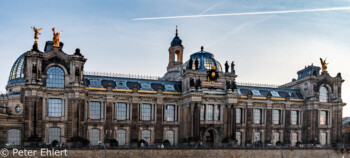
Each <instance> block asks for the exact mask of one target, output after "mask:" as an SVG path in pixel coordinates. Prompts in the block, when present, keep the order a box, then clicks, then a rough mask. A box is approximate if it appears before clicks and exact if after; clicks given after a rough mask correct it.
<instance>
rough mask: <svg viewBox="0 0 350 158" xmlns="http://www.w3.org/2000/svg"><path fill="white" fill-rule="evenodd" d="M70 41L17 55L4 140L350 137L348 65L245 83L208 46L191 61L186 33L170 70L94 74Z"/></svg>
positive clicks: (5, 107)
mask: <svg viewBox="0 0 350 158" xmlns="http://www.w3.org/2000/svg"><path fill="white" fill-rule="evenodd" d="M50 44H51V45H50ZM62 47H63V44H61V47H59V48H58V47H52V42H47V45H46V46H45V52H41V51H38V50H35V49H32V50H30V51H28V52H26V53H24V55H23V57H22V58H19V60H18V61H21V60H23V63H22V64H23V66H22V67H19V66H18V64H21V63H20V62H19V63H17V62H16V64H15V65H14V67H13V69H12V70H11V74H12V73H13V72H15V73H16V74H19V75H18V77H16V75H15V76H14V75H12V76H14V77H10V80H9V82H8V85H7V87H6V88H7V91H8V94H6V95H2V96H1V98H0V104H1V107H2V108H1V109H2V111H1V112H2V113H1V114H0V122H1V123H0V129H1V131H2V132H1V133H0V144H4V143H12V144H15V145H28V144H33V143H36V144H43V143H46V144H50V143H51V142H52V140H57V141H58V142H62V143H70V140H72V139H73V138H86V139H89V140H90V142H91V144H92V145H96V143H97V142H98V141H101V142H105V143H107V142H110V141H111V140H117V141H118V142H119V144H120V145H125V146H135V145H140V143H141V142H142V141H145V142H155V143H162V142H164V140H166V139H167V140H169V141H170V143H171V144H172V145H176V146H177V145H181V144H184V143H188V142H192V143H196V142H198V141H201V142H203V144H204V145H206V146H209V147H214V146H222V145H223V144H231V145H232V144H235V145H240V146H244V145H249V144H254V143H264V144H270V143H271V144H274V145H275V144H277V143H286V144H292V145H295V144H297V143H298V142H300V143H320V144H322V145H330V144H331V142H336V143H337V142H340V140H341V137H342V134H341V129H342V124H341V122H342V119H341V118H342V107H343V106H345V103H343V102H342V99H341V85H342V82H343V81H344V80H343V79H342V77H341V75H340V73H339V74H338V75H337V76H336V77H331V76H330V75H329V73H328V72H326V71H325V72H322V73H321V74H320V73H319V71H320V69H319V67H316V66H309V67H307V68H305V69H304V70H302V72H301V74H300V75H299V78H298V80H296V79H294V80H293V81H292V82H290V83H287V84H284V85H282V86H277V87H272V86H267V85H244V84H236V82H235V80H236V78H237V75H236V73H235V71H234V69H233V68H232V70H231V72H228V71H225V72H224V71H223V70H222V67H221V65H220V63H219V62H218V61H216V60H215V59H214V55H213V54H211V53H209V52H205V51H204V50H203V48H202V50H201V51H199V52H197V53H194V54H192V55H191V57H190V60H189V61H187V62H185V63H183V59H182V58H183V51H184V47H183V46H182V41H181V40H180V39H179V37H178V35H177V34H176V37H175V38H174V40H173V41H172V43H171V46H170V48H169V65H168V67H167V70H168V72H167V73H166V74H165V75H164V77H163V78H158V79H150V78H148V79H142V78H137V77H130V76H114V75H111V74H103V75H101V74H88V73H84V65H85V62H86V60H87V59H86V58H84V56H83V55H81V53H80V50H79V49H77V50H76V52H75V53H74V54H72V55H68V54H66V53H65V52H63V51H62ZM175 56H176V57H175ZM51 68H55V69H51ZM225 69H226V67H225ZM309 69H310V70H309ZM60 71H62V72H60ZM305 72H306V73H305ZM21 73H22V74H23V76H21V75H20V74H21ZM60 73H62V76H60ZM298 74H299V72H298ZM305 74H306V75H305ZM55 77H56V78H55ZM60 77H62V78H61V79H60ZM212 78H213V79H212ZM49 80H50V81H49ZM51 80H52V81H51ZM11 129H17V130H19V132H18V131H17V132H18V133H19V134H18V137H19V140H18V139H16V138H15V136H16V134H17V133H16V132H14V131H10V130H11ZM14 142H15V143H14Z"/></svg>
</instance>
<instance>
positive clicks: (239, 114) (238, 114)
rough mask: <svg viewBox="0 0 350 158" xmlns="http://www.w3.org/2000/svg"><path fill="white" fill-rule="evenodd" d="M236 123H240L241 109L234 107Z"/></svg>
mask: <svg viewBox="0 0 350 158" xmlns="http://www.w3.org/2000/svg"><path fill="white" fill-rule="evenodd" d="M236 123H242V109H241V108H237V109H236Z"/></svg>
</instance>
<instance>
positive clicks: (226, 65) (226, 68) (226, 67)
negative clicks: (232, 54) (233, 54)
mask: <svg viewBox="0 0 350 158" xmlns="http://www.w3.org/2000/svg"><path fill="white" fill-rule="evenodd" d="M229 67H230V66H229V65H228V62H227V61H226V63H225V73H227V72H228V68H229Z"/></svg>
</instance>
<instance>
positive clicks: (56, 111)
mask: <svg viewBox="0 0 350 158" xmlns="http://www.w3.org/2000/svg"><path fill="white" fill-rule="evenodd" d="M48 116H49V117H61V116H62V99H49V105H48Z"/></svg>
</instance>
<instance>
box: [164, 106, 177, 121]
mask: <svg viewBox="0 0 350 158" xmlns="http://www.w3.org/2000/svg"><path fill="white" fill-rule="evenodd" d="M165 120H166V121H175V106H174V105H167V106H166V109H165Z"/></svg>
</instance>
